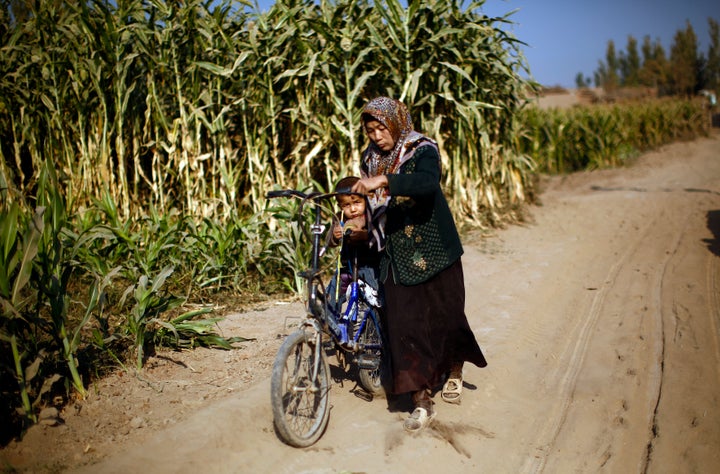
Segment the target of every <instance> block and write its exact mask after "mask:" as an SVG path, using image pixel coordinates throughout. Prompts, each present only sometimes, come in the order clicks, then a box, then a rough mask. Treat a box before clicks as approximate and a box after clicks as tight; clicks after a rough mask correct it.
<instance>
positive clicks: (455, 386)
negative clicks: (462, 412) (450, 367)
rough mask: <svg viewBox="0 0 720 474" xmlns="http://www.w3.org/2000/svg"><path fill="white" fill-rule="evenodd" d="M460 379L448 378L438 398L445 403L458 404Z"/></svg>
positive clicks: (460, 394) (460, 389) (460, 393)
mask: <svg viewBox="0 0 720 474" xmlns="http://www.w3.org/2000/svg"><path fill="white" fill-rule="evenodd" d="M462 384H463V382H462V378H449V379H447V381H446V382H445V385H443V388H442V393H441V394H440V396H441V397H442V399H443V401H444V402H446V403H454V404H456V405H459V404H460V401H461V400H462Z"/></svg>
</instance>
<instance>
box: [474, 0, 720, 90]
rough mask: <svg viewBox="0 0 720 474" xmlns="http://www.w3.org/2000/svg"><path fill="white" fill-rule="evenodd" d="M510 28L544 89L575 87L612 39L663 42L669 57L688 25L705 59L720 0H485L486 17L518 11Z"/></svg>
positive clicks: (619, 44) (620, 44)
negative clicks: (674, 41)
mask: <svg viewBox="0 0 720 474" xmlns="http://www.w3.org/2000/svg"><path fill="white" fill-rule="evenodd" d="M516 9H517V12H516V13H514V14H512V15H511V16H510V17H509V19H510V20H512V21H513V22H514V23H515V24H514V25H512V27H511V28H509V30H510V31H511V32H512V33H513V34H514V35H515V37H516V38H517V39H519V40H521V41H523V42H525V43H527V46H526V47H524V48H523V53H524V54H525V57H526V58H527V60H528V63H529V65H530V72H531V74H532V77H533V78H534V79H535V80H536V81H537V82H539V83H540V84H542V85H544V86H556V85H557V86H562V87H575V77H576V76H577V74H578V73H579V72H581V73H583V75H584V76H585V77H590V78H591V79H592V77H593V74H594V73H595V71H596V70H597V69H598V67H599V64H600V61H602V62H605V52H606V51H607V45H608V41H610V40H612V41H613V42H614V43H615V51H616V52H620V51H625V50H626V48H627V40H628V36H633V37H634V38H635V39H636V40H637V42H638V52H639V53H640V54H641V55H642V52H641V50H640V47H641V46H642V43H643V39H644V37H645V36H649V37H650V39H651V41H653V42H658V41H659V42H660V44H661V45H662V46H663V48H664V49H665V54H666V55H667V56H669V55H670V48H671V46H672V43H673V38H674V36H675V33H677V31H678V30H684V29H685V28H686V25H687V22H688V21H689V22H690V24H691V25H692V27H693V30H694V31H695V36H696V37H697V39H698V52H700V53H702V54H703V55H704V56H705V57H707V51H708V47H709V45H710V33H709V26H708V18H713V19H715V20H716V21H718V22H720V0H601V1H588V0H487V1H486V2H485V5H484V7H483V10H484V12H485V14H487V15H488V16H501V15H504V14H507V13H509V12H510V11H513V10H516Z"/></svg>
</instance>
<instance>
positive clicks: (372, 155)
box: [362, 97, 427, 176]
mask: <svg viewBox="0 0 720 474" xmlns="http://www.w3.org/2000/svg"><path fill="white" fill-rule="evenodd" d="M362 117H363V123H364V122H365V121H366V120H367V119H370V118H372V119H375V120H377V121H378V122H380V123H381V124H383V125H384V126H385V127H386V128H387V129H388V131H389V132H390V136H392V138H393V140H394V141H395V146H394V147H393V149H392V150H391V151H389V152H387V151H383V150H381V149H380V147H378V146H377V145H376V144H375V143H373V142H370V146H368V148H367V150H365V153H364V154H363V161H364V162H365V164H366V166H367V170H368V175H369V176H377V175H381V174H390V173H397V171H398V169H399V168H400V165H401V164H402V163H403V162H404V161H406V160H402V158H403V153H402V152H403V151H404V149H405V148H407V147H408V145H410V144H411V143H415V142H417V141H418V140H421V139H423V138H427V137H425V136H423V135H421V134H420V133H418V132H416V131H415V130H414V129H413V123H412V118H411V117H410V112H408V109H407V107H406V106H405V104H403V103H402V102H400V101H399V100H395V99H391V98H390V97H377V98H375V99H373V100H371V101H370V102H368V103H367V105H366V106H365V108H364V109H363V111H362ZM408 158H409V157H408Z"/></svg>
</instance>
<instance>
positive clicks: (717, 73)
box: [703, 18, 720, 94]
mask: <svg viewBox="0 0 720 474" xmlns="http://www.w3.org/2000/svg"><path fill="white" fill-rule="evenodd" d="M708 25H709V26H710V46H709V47H708V55H707V62H706V63H705V71H704V72H705V74H704V75H703V76H704V84H703V87H704V88H706V89H710V90H712V91H715V93H716V94H717V93H718V92H720V38H719V36H720V35H719V33H720V32H719V31H718V22H717V20H715V19H713V18H708Z"/></svg>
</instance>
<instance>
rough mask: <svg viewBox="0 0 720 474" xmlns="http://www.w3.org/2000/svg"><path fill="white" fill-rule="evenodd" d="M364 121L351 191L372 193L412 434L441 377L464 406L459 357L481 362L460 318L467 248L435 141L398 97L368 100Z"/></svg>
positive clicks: (395, 356) (449, 397) (429, 414)
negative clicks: (364, 140)
mask: <svg viewBox="0 0 720 474" xmlns="http://www.w3.org/2000/svg"><path fill="white" fill-rule="evenodd" d="M362 119H363V126H364V128H365V132H366V134H367V136H368V138H369V139H370V144H369V146H368V147H367V149H366V150H365V151H364V152H363V158H362V163H361V170H362V179H361V180H360V181H358V182H357V183H356V184H355V185H354V186H353V188H352V190H353V192H359V193H365V194H371V195H372V197H371V199H370V202H371V206H372V207H373V209H374V212H373V223H374V226H375V229H374V230H373V234H374V240H375V242H376V243H377V245H378V247H379V248H380V249H384V252H383V255H382V260H381V264H380V279H381V282H382V283H383V286H384V291H385V303H386V316H387V318H386V319H387V321H386V324H387V334H388V339H389V345H390V353H391V360H392V367H393V392H394V393H396V394H400V393H408V392H411V393H412V399H413V402H414V406H415V409H414V411H413V412H412V414H411V415H410V416H409V417H408V418H407V419H406V420H405V422H404V427H405V429H406V430H408V431H418V430H421V429H422V428H424V427H426V426H427V425H428V424H429V423H430V422H431V421H432V419H433V418H434V416H435V412H434V410H433V401H432V398H431V396H430V395H431V393H432V390H433V389H434V388H436V387H438V386H439V385H440V383H442V381H443V378H444V377H445V375H446V374H447V373H448V372H449V377H448V379H447V381H446V383H445V385H444V386H443V389H442V399H443V400H444V401H447V402H450V403H460V398H461V395H462V366H463V362H464V361H469V362H472V363H473V364H475V365H477V366H478V367H485V366H486V365H487V362H486V361H485V357H484V356H483V353H482V351H481V350H480V347H479V346H478V343H477V341H476V340H475V336H474V335H473V333H472V330H471V329H470V326H469V324H468V321H467V317H466V316H465V283H464V279H463V269H462V263H461V261H460V256H461V255H462V253H463V249H462V245H461V243H460V237H459V235H458V232H457V228H456V226H455V222H454V220H453V217H452V214H451V213H450V208H449V207H448V204H447V201H446V199H445V196H444V195H443V192H442V189H441V188H440V171H441V170H440V156H439V153H438V148H437V145H436V144H435V142H434V141H433V140H431V139H430V138H428V137H426V136H424V135H421V134H420V133H418V132H416V131H414V130H413V126H412V120H411V118H410V114H409V113H408V111H407V108H406V107H405V105H404V104H403V103H402V102H400V101H397V100H394V99H391V98H388V97H379V98H376V99H373V100H372V101H370V102H369V103H368V104H367V105H366V106H365V108H364V109H363V113H362Z"/></svg>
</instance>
